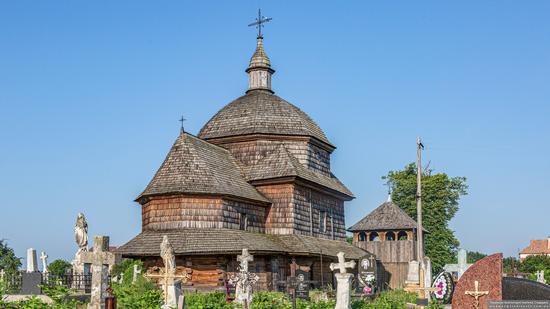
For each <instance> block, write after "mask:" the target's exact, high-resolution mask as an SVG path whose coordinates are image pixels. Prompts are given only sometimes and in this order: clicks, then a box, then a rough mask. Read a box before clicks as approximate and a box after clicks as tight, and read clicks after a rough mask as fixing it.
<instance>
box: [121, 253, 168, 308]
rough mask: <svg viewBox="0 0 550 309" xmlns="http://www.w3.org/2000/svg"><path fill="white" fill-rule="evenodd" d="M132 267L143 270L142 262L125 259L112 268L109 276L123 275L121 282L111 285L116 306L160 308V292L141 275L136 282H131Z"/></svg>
mask: <svg viewBox="0 0 550 309" xmlns="http://www.w3.org/2000/svg"><path fill="white" fill-rule="evenodd" d="M134 265H138V267H139V268H141V269H143V262H142V261H140V260H132V259H126V260H124V261H123V262H122V263H121V264H119V265H116V266H115V267H114V268H113V272H112V274H111V275H113V276H119V275H121V274H122V275H123V279H122V282H120V283H113V284H112V288H113V294H114V295H115V296H116V298H117V304H118V306H119V307H120V308H151V309H157V308H160V307H161V305H162V291H161V290H160V289H159V288H158V287H157V286H156V285H155V284H154V283H152V282H150V281H149V280H148V279H147V278H145V276H143V274H139V275H137V277H136V280H135V281H133V275H134Z"/></svg>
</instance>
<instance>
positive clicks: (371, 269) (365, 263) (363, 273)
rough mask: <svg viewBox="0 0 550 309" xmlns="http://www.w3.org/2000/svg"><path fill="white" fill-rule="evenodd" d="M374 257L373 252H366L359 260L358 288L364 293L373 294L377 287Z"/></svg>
mask: <svg viewBox="0 0 550 309" xmlns="http://www.w3.org/2000/svg"><path fill="white" fill-rule="evenodd" d="M377 265H378V264H377V263H376V257H375V256H374V254H370V253H369V254H367V255H365V256H363V257H362V258H361V259H360V260H359V270H358V274H357V279H358V282H359V284H358V286H357V287H358V289H359V292H360V293H363V294H365V295H374V293H376V291H377V290H378V289H377V283H378V280H377V279H378V277H377V275H378V272H377Z"/></svg>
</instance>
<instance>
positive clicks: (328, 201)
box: [294, 185, 346, 240]
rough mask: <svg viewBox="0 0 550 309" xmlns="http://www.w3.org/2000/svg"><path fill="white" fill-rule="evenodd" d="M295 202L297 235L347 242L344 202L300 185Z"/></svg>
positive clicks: (296, 191) (295, 195)
mask: <svg viewBox="0 0 550 309" xmlns="http://www.w3.org/2000/svg"><path fill="white" fill-rule="evenodd" d="M294 201H295V213H296V215H295V220H294V229H295V233H296V234H301V235H310V236H315V237H320V238H327V239H336V240H345V237H346V230H345V218H344V201H342V200H339V199H337V198H335V197H332V196H330V195H327V194H325V193H322V192H319V191H316V190H312V189H310V188H306V187H303V186H299V185H296V187H295V190H294ZM321 215H323V216H321ZM322 218H325V219H324V220H323V221H324V222H321V220H322ZM323 226H324V227H325V228H324V229H323Z"/></svg>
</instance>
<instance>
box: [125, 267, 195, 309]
mask: <svg viewBox="0 0 550 309" xmlns="http://www.w3.org/2000/svg"><path fill="white" fill-rule="evenodd" d="M135 266H137V265H135ZM140 272H141V271H140ZM137 274H138V273H136V272H135V268H134V278H136V279H137ZM145 276H146V277H147V278H152V279H158V280H159V281H161V282H162V291H163V295H164V304H165V305H167V306H168V307H169V308H176V307H177V306H178V304H177V301H178V295H176V294H177V293H176V283H177V281H178V280H181V282H182V283H185V282H187V281H188V280H189V279H191V276H190V275H189V274H188V273H184V274H182V275H177V274H175V273H172V272H170V271H166V267H164V268H163V269H161V270H160V272H159V273H158V274H151V273H148V274H145Z"/></svg>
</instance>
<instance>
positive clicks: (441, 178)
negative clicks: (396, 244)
mask: <svg viewBox="0 0 550 309" xmlns="http://www.w3.org/2000/svg"><path fill="white" fill-rule="evenodd" d="M382 179H385V180H386V181H388V183H389V184H390V186H391V188H392V199H393V201H394V202H395V203H396V204H397V205H398V206H399V207H401V208H402V209H403V210H405V212H406V213H407V214H409V215H410V216H411V217H412V218H413V219H416V164H415V163H411V164H409V165H407V166H406V167H405V169H404V170H399V171H390V172H389V173H388V175H387V176H384V177H382ZM467 189H468V186H467V185H466V178H464V177H449V176H448V175H447V174H445V173H436V174H435V173H433V171H432V170H431V169H427V170H424V171H423V172H422V213H423V218H422V219H423V226H424V228H425V229H426V230H427V231H428V233H427V234H425V244H426V245H425V253H426V255H427V256H429V257H430V258H431V259H432V266H433V269H434V273H437V272H439V271H440V270H441V269H442V268H443V265H445V264H447V263H451V262H453V260H454V257H455V252H456V249H457V248H458V245H459V242H458V240H457V239H456V237H455V235H454V231H452V230H451V229H450V228H449V221H450V220H451V219H452V218H453V217H454V216H455V214H456V212H457V211H458V203H459V201H460V197H461V196H463V195H466V194H467Z"/></svg>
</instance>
